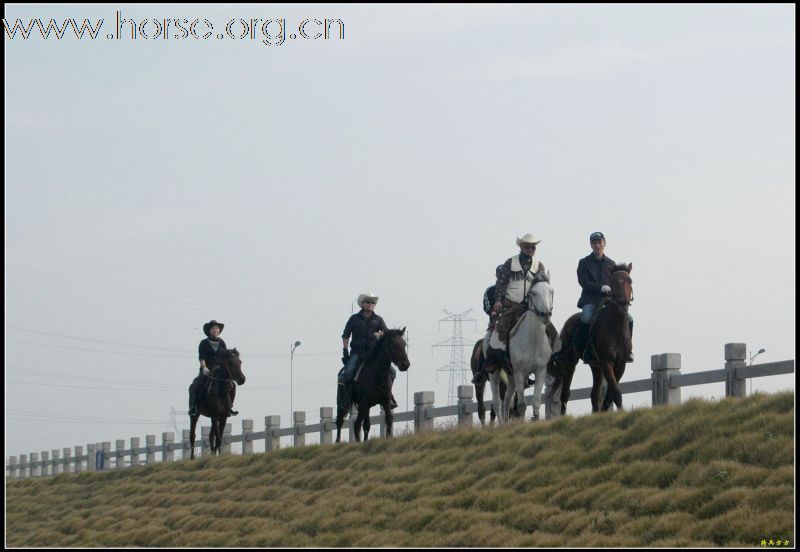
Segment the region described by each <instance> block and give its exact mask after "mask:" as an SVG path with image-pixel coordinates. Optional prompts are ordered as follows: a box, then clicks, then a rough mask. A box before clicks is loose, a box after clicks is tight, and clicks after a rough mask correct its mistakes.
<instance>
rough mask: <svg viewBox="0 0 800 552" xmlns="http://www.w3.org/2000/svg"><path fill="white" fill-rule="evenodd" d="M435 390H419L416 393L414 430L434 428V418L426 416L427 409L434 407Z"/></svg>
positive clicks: (416, 431)
mask: <svg viewBox="0 0 800 552" xmlns="http://www.w3.org/2000/svg"><path fill="white" fill-rule="evenodd" d="M433 398H434V395H433V391H417V392H416V393H414V432H415V433H418V432H420V431H427V430H430V429H433V419H432V418H427V417H426V416H425V414H426V413H425V410H426V409H427V408H428V407H433Z"/></svg>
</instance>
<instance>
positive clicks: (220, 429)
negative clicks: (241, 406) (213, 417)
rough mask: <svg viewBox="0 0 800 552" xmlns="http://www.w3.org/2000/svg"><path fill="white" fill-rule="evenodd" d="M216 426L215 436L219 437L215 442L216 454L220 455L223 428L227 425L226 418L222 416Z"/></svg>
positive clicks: (224, 415) (222, 443)
mask: <svg viewBox="0 0 800 552" xmlns="http://www.w3.org/2000/svg"><path fill="white" fill-rule="evenodd" d="M217 424H218V425H217V431H218V433H217V436H218V437H219V440H218V441H217V454H222V446H223V445H224V444H225V426H226V425H228V416H227V415H226V414H223V415H222V417H221V418H220V419H219V422H217Z"/></svg>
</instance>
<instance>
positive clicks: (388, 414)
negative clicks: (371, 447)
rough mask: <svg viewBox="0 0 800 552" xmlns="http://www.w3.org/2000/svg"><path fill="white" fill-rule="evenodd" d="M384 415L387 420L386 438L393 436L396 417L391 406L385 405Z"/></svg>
mask: <svg viewBox="0 0 800 552" xmlns="http://www.w3.org/2000/svg"><path fill="white" fill-rule="evenodd" d="M387 406H388V407H389V408H387ZM383 415H384V418H385V419H386V436H387V437H391V436H392V424H393V423H394V415H393V414H392V407H391V405H389V404H385V405H383Z"/></svg>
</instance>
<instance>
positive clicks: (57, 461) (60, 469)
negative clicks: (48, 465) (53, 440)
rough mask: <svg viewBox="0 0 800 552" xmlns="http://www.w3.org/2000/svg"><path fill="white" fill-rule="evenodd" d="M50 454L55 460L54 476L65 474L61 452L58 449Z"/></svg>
mask: <svg viewBox="0 0 800 552" xmlns="http://www.w3.org/2000/svg"><path fill="white" fill-rule="evenodd" d="M50 454H51V456H52V458H53V475H59V474H62V473H64V466H63V464H62V463H61V451H60V450H58V449H53V450H51V451H50Z"/></svg>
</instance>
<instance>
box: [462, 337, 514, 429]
mask: <svg viewBox="0 0 800 552" xmlns="http://www.w3.org/2000/svg"><path fill="white" fill-rule="evenodd" d="M486 362H487V361H486V357H485V356H484V355H483V338H481V339H479V340H478V341H476V342H475V346H474V347H472V356H471V357H470V360H469V365H470V368H471V369H472V375H473V376H474V375H475V374H477V373H478V370H479V369H480V368H481V366H483V365H484V364H485V363H486ZM487 381H489V380H488V378H487V377H486V375H485V372H484V377H482V378H481V380H480V382H479V383H476V384H474V385H475V400H476V401H477V402H478V420H480V422H481V425H486V405H485V403H484V401H483V390H484V389H485V388H486V382H487ZM507 387H508V386H507V385H506V382H505V381H503V379H502V378H501V379H500V400H503V398H504V397H505V396H506V388H507ZM525 388H526V389H527V388H528V384H527V382H526V383H525ZM489 409H490V410H489V424H493V423H494V421H495V419H496V418H497V414H496V413H495V411H494V404H491V405H490V407H489ZM511 416H512V417H514V418H520V417H522V415H521V414H520V413H519V410H518V409H517V400H516V397H515V398H514V406H513V407H512V408H511Z"/></svg>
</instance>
